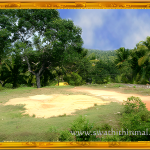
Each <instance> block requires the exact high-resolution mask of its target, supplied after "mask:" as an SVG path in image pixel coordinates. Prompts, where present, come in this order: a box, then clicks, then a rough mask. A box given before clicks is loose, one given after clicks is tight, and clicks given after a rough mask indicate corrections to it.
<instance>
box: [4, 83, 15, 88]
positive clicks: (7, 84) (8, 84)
mask: <svg viewBox="0 0 150 150" xmlns="http://www.w3.org/2000/svg"><path fill="white" fill-rule="evenodd" d="M4 87H6V88H12V87H13V85H12V84H11V83H6V84H5V86H4Z"/></svg>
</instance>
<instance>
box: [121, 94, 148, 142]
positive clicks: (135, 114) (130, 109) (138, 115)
mask: <svg viewBox="0 0 150 150" xmlns="http://www.w3.org/2000/svg"><path fill="white" fill-rule="evenodd" d="M124 105H125V107H124V108H125V111H124V113H123V115H122V116H123V117H122V119H121V124H122V127H123V129H124V131H127V130H128V131H133V133H132V134H131V135H130V136H129V135H123V136H122V137H121V140H124V141H126V140H129V141H149V140H150V135H149V134H148V135H145V133H143V131H144V132H145V130H146V129H147V128H149V127H150V123H149V119H150V112H149V111H148V110H147V109H146V106H145V104H144V103H143V102H142V101H141V99H140V98H138V97H133V96H132V97H130V98H128V99H127V101H125V102H124ZM135 133H136V136H135V135H134V134H135ZM137 133H139V134H138V135H137ZM140 134H141V135H140ZM142 134H143V135H142Z"/></svg>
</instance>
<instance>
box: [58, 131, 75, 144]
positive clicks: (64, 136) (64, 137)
mask: <svg viewBox="0 0 150 150" xmlns="http://www.w3.org/2000/svg"><path fill="white" fill-rule="evenodd" d="M59 141H73V136H72V134H71V133H70V132H69V131H68V130H65V131H61V133H60V136H59Z"/></svg>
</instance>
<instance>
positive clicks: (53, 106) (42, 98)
mask: <svg viewBox="0 0 150 150" xmlns="http://www.w3.org/2000/svg"><path fill="white" fill-rule="evenodd" d="M67 91H71V92H86V93H87V95H82V94H81V95H66V94H52V95H35V96H29V97H22V98H14V99H10V100H9V101H8V102H6V103H5V104H4V105H16V104H25V108H26V111H25V112H24V114H29V115H30V116H32V115H33V114H35V116H36V117H37V118H42V117H43V118H49V117H53V116H59V115H64V114H66V115H75V112H76V110H80V109H87V108H89V107H93V106H94V104H97V105H106V104H109V103H110V102H118V103H122V102H123V100H127V98H128V97H130V96H135V97H140V98H141V99H142V101H143V102H145V103H146V107H147V108H148V110H149V111H150V96H141V95H138V94H123V93H119V92H114V91H107V90H95V89H92V88H84V87H75V88H73V89H68V90H67Z"/></svg>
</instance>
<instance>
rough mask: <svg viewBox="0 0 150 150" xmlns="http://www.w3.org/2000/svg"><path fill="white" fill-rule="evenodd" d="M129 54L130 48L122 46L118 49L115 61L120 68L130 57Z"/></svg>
mask: <svg viewBox="0 0 150 150" xmlns="http://www.w3.org/2000/svg"><path fill="white" fill-rule="evenodd" d="M129 55H130V51H129V49H125V48H124V47H121V48H119V49H118V50H116V59H115V63H116V64H117V66H118V68H121V67H122V63H123V62H124V61H126V60H127V59H128V57H129Z"/></svg>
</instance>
